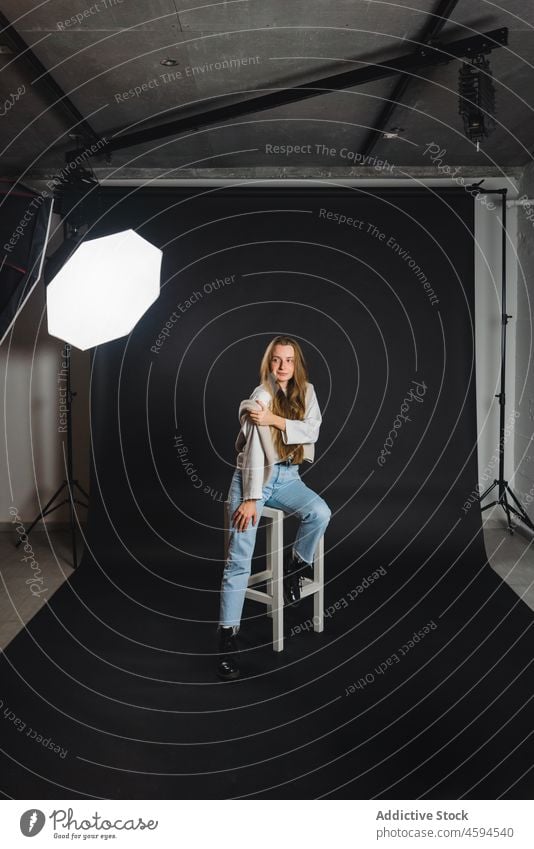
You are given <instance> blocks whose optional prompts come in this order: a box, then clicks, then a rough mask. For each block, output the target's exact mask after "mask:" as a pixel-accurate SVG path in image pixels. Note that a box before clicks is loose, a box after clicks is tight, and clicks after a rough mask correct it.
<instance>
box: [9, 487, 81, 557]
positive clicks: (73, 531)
mask: <svg viewBox="0 0 534 849" xmlns="http://www.w3.org/2000/svg"><path fill="white" fill-rule="evenodd" d="M75 488H77V489H79V491H80V492H81V494H82V495H83V496H84V498H86V499H87V501H89V496H88V495H87V493H86V492H85V490H84V489H83V488H82V487H81V486H80V484H79V483H78V481H77V480H74V479H72V478H71V479H67V480H64V481H63V483H62V484H61V486H60V487H59V489H57V490H56V492H55V493H54V495H53V496H52V498H51V499H50V501H49V502H48V503H47V504H45V506H44V507H43V509H42V510H41V511H40V512H39V513H38V514H37V516H36V517H35V519H34V520H33V522H32V523H31V525H30V527H29V528H28V530H27V531H26V535H28V534H29V533H31V531H32V530H33V528H34V527H35V525H36V524H37V522H38V521H39V519H44V517H45V516H48V514H49V513H52V512H53V511H54V510H57V509H58V508H59V507H62V506H63V505H64V504H68V505H69V508H70V521H69V525H70V532H71V539H72V562H73V566H74V568H75V569H76V567H77V566H78V558H77V555H76V523H75V520H74V517H75V511H74V505H75V504H79V505H80V506H81V507H85V508H87V507H88V505H87V504H86V503H85V502H83V501H79V500H78V499H77V498H76V497H75V495H74V491H75ZM63 490H66V492H67V495H68V497H67V498H64V499H63V501H60V502H59V504H54V506H53V507H52V506H51V505H52V504H53V503H54V501H55V500H56V499H57V498H59V496H60V495H61V493H62V492H63ZM21 542H22V539H19V540H18V542H16V543H15V548H18V547H19V545H20V544H21Z"/></svg>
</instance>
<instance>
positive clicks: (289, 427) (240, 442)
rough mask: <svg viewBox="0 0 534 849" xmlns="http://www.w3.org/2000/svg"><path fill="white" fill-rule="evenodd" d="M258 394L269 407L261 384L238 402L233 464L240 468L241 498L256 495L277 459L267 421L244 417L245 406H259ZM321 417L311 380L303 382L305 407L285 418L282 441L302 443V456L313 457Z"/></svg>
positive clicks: (264, 389)
mask: <svg viewBox="0 0 534 849" xmlns="http://www.w3.org/2000/svg"><path fill="white" fill-rule="evenodd" d="M257 398H259V399H260V400H261V401H263V402H264V403H265V404H266V405H267V406H269V407H270V405H271V401H272V396H271V393H270V392H269V390H268V389H266V388H265V386H263V385H261V384H260V386H256V388H255V389H254V391H253V392H252V394H251V396H250V398H246V399H245V400H244V401H241V403H240V405H239V421H240V423H241V430H240V431H239V434H238V436H237V439H236V443H235V447H236V450H237V451H238V452H239V453H238V455H237V468H238V469H241V473H242V479H243V500H246V499H249V498H253V499H260V498H261V497H262V494H263V492H262V491H263V487H264V486H265V484H266V483H267V481H268V480H269V478H270V476H271V473H272V471H273V466H274V464H275V463H276V462H277V460H280V457H279V456H278V452H277V451H276V448H275V445H274V441H273V438H272V433H271V428H270V426H269V425H255V424H253V422H251V420H250V419H249V418H248V411H249V410H259V409H260V408H259V405H258V404H256V403H255V401H256V399H257ZM321 422H322V417H321V411H320V409H319V403H318V401H317V396H316V394H315V389H314V387H313V384H312V383H308V384H307V386H306V410H305V413H304V418H303V419H302V420H298V419H285V423H286V428H285V431H282V439H283V441H284V443H285V444H286V445H295V444H302V446H303V449H304V460H307V461H308V462H309V463H311V462H312V461H313V460H314V458H315V445H314V443H315V442H317V439H318V437H319V429H320V427H321Z"/></svg>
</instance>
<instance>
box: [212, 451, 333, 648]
mask: <svg viewBox="0 0 534 849" xmlns="http://www.w3.org/2000/svg"><path fill="white" fill-rule="evenodd" d="M228 501H229V502H230V504H229V522H230V526H229V539H228V556H227V559H226V565H225V567H224V573H223V577H222V583H221V600H220V615H219V627H220V626H225V627H229V626H233V627H234V632H235V631H237V629H238V628H239V624H240V621H241V614H242V611H243V604H244V601H245V592H246V589H247V585H248V579H249V576H250V571H251V560H252V554H253V551H254V545H255V542H256V532H257V530H258V524H259V521H260V517H261V514H262V511H263V508H264V506H267V507H274V508H276V509H278V510H283V511H284V512H285V513H295V514H296V515H297V516H298V518H299V519H300V524H299V528H298V531H297V535H296V537H295V542H294V544H293V549H292V550H293V554H294V555H296V556H297V557H298V558H300V560H303V561H305V562H306V563H313V557H314V554H315V549H316V548H317V545H318V543H319V540H320V539H321V537H322V536H323V534H324V532H325V530H326V527H327V525H328V523H329V521H330V516H331V515H332V514H331V511H330V508H329V507H328V504H327V503H326V501H325V500H324V499H323V498H321V496H320V495H317V493H316V492H314V491H313V489H310V488H309V487H308V486H306V484H305V483H304V482H303V481H302V480H301V477H300V474H299V466H298V464H287V463H276V464H275V465H274V467H273V472H272V474H271V477H270V478H269V480H268V481H267V483H266V484H265V486H264V487H263V492H262V497H261V499H259V500H257V501H256V515H257V521H256V524H255V525H253V524H252V521H251V522H250V523H249V525H248V528H247V530H246V531H238V530H237V529H236V528H235V527H234V526H233V524H232V516H233V514H234V512H235V510H237V508H238V507H239V505H240V504H241V502H242V501H243V490H242V477H241V469H238V468H236V469H235V471H234V475H233V477H232V481H231V483H230V489H229V490H228Z"/></svg>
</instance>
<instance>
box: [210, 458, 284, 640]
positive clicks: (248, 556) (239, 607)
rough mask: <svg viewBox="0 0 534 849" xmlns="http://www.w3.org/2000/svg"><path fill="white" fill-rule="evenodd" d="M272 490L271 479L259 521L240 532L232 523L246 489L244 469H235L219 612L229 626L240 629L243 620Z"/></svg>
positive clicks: (260, 502) (258, 504)
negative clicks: (260, 529) (258, 538)
mask: <svg viewBox="0 0 534 849" xmlns="http://www.w3.org/2000/svg"><path fill="white" fill-rule="evenodd" d="M271 491H272V484H271V483H270V482H268V483H267V484H266V485H265V486H264V487H263V498H261V499H260V500H258V501H256V516H257V520H256V524H255V525H253V524H252V521H250V522H249V525H248V528H247V530H246V531H238V530H237V529H236V528H235V527H234V526H233V525H232V516H233V514H234V512H235V510H237V508H238V507H239V505H240V504H241V502H242V500H243V496H242V492H243V490H242V477H241V469H236V470H235V472H234V476H233V478H232V482H231V484H230V489H229V491H228V501H229V502H230V503H229V516H228V520H229V530H228V534H229V538H228V553H227V558H226V565H225V567H224V572H223V577H222V583H221V601H220V614H219V625H221V626H224V627H226V628H228V627H229V626H233V627H234V628H235V629H236V630H237V628H238V627H239V624H240V621H241V614H242V611H243V604H244V601H245V592H246V589H247V586H248V579H249V575H250V569H251V560H252V554H253V552H254V545H255V543H256V532H257V530H258V523H259V521H260V517H261V514H262V511H263V507H264V505H265V501H266V499H267V498H268V496H269V495H270V493H271Z"/></svg>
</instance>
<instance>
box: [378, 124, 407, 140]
mask: <svg viewBox="0 0 534 849" xmlns="http://www.w3.org/2000/svg"><path fill="white" fill-rule="evenodd" d="M403 132H404V127H391V129H390V130H384V132H383V133H382V138H384V139H398V137H399V136H400V134H401V133H403Z"/></svg>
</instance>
